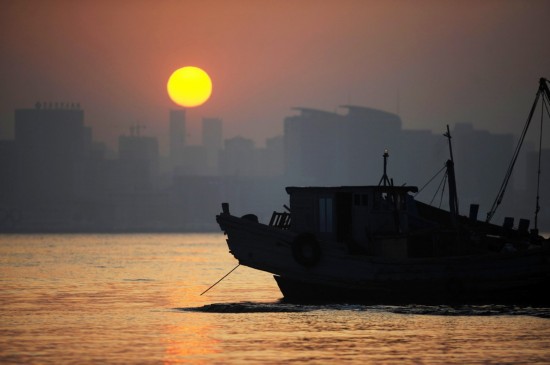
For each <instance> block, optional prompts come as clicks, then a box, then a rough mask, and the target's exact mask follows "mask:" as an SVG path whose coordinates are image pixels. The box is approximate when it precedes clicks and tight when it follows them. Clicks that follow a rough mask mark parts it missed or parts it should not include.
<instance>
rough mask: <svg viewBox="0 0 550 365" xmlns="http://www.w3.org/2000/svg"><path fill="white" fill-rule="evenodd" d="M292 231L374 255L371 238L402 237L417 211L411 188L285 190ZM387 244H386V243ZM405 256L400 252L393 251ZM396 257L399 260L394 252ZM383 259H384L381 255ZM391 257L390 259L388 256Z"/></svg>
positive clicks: (363, 187)
mask: <svg viewBox="0 0 550 365" xmlns="http://www.w3.org/2000/svg"><path fill="white" fill-rule="evenodd" d="M286 191H287V193H288V194H289V195H290V211H291V212H292V230H293V231H295V232H309V233H313V234H315V235H316V236H317V237H318V238H319V239H320V240H326V241H333V242H339V243H341V244H342V245H345V246H347V247H348V248H349V249H350V250H352V251H353V250H355V251H360V252H365V253H371V254H377V252H374V251H379V250H380V249H381V248H376V247H375V245H373V242H374V238H380V237H385V238H387V239H391V237H397V236H403V235H404V234H406V233H407V232H408V231H409V216H410V215H411V213H412V212H413V211H414V210H415V209H416V207H415V204H414V200H413V197H412V196H411V195H409V193H411V192H416V191H418V189H417V188H416V187H412V186H406V187H405V186H399V187H396V186H341V187H287V188H286ZM386 242H387V240H386ZM394 249H396V250H397V251H402V250H405V252H403V254H406V245H405V247H403V248H395V247H394V248H392V250H394ZM396 255H397V256H401V254H400V253H398V252H396ZM384 256H385V255H384ZM390 256H393V255H390Z"/></svg>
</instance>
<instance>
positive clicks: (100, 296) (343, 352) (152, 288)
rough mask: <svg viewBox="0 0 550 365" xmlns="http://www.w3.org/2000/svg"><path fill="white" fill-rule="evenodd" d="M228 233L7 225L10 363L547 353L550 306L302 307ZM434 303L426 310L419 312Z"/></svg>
mask: <svg viewBox="0 0 550 365" xmlns="http://www.w3.org/2000/svg"><path fill="white" fill-rule="evenodd" d="M235 265H236V261H235V260H234V259H233V257H232V256H231V255H230V254H229V253H228V250H227V246H226V245H225V242H224V236H223V235H222V234H159V235H157V234H147V235H0V280H1V285H2V289H1V291H0V316H1V319H2V320H1V321H0V362H1V363H40V364H59V363H70V362H71V363H120V364H128V363H160V362H162V363H166V364H172V363H179V362H184V363H197V364H211V363H234V364H243V363H244V364H246V363H282V362H293V361H294V362H299V363H316V364H317V363H332V362H337V361H338V362H342V361H344V362H345V363H351V364H354V363H357V364H363V363H395V364H402V363H423V364H442V363H445V364H464V363H468V364H488V363H489V364H491V363H494V364H497V363H518V364H525V363H548V359H550V350H549V349H550V319H548V318H549V317H550V315H549V313H550V310H548V309H533V308H513V307H510V308H503V307H499V306H484V307H475V308H474V307H472V308H458V309H457V308H449V307H419V306H408V307H407V306H406V307H390V306H361V305H325V306H322V305H320V306H298V305H290V304H285V303H281V302H280V301H279V299H280V297H281V295H280V293H279V291H278V288H277V287H276V284H275V282H274V281H273V279H272V277H271V276H270V275H269V274H266V273H262V272H259V271H255V270H252V269H248V268H246V267H239V268H238V269H237V270H236V271H235V272H234V273H233V274H231V275H230V276H229V277H228V278H227V279H225V280H224V281H222V282H221V283H220V284H219V285H218V286H216V287H215V288H213V289H212V290H211V291H209V292H208V293H207V294H205V295H204V296H200V295H199V294H200V293H201V292H202V291H204V290H205V289H206V288H208V286H210V285H211V284H213V283H214V282H215V281H216V280H218V279H219V278H221V277H222V276H223V275H224V274H225V273H227V272H228V271H229V270H230V269H232V268H233V267H234V266H235ZM419 313H422V314H419Z"/></svg>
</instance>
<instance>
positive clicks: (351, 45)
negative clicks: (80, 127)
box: [0, 0, 550, 143]
mask: <svg viewBox="0 0 550 365" xmlns="http://www.w3.org/2000/svg"><path fill="white" fill-rule="evenodd" d="M0 9H1V10H0V117H1V122H2V128H1V130H2V131H3V132H4V134H5V132H6V130H7V129H8V128H7V126H6V125H7V123H9V122H10V120H11V119H13V116H12V115H13V110H14V109H15V108H25V107H32V106H34V104H35V103H36V101H54V102H55V101H64V102H80V103H81V105H82V107H83V108H84V109H85V113H86V114H85V121H86V124H87V125H90V126H92V127H93V129H94V138H95V139H97V140H102V141H107V142H109V143H113V142H114V141H115V140H116V137H117V136H118V135H120V134H122V133H127V130H128V127H129V126H130V124H132V123H135V122H140V123H141V124H145V125H147V130H146V131H145V134H148V135H154V136H158V137H159V138H160V139H161V141H163V142H165V141H166V139H167V138H166V135H167V130H168V110H169V109H170V108H175V105H173V104H172V102H171V101H170V100H169V98H168V96H167V93H166V82H167V79H168V77H169V76H170V74H171V72H172V71H173V70H175V69H176V68H179V67H182V66H187V65H193V66H198V67H201V68H203V69H204V70H206V71H207V72H208V73H209V74H210V76H211V77H212V81H213V94H212V97H211V99H210V100H209V101H208V102H207V103H206V104H204V105H203V106H201V107H198V108H195V109H192V110H189V112H188V119H189V124H191V126H192V128H193V130H192V133H193V134H194V136H195V137H196V134H197V131H196V126H197V125H198V124H199V123H200V120H201V118H203V117H220V118H222V119H223V121H224V134H225V136H226V137H233V136H236V135H242V136H245V137H250V138H254V139H256V140H257V141H263V140H264V139H265V138H266V137H272V136H275V135H278V134H281V133H282V126H283V118H284V117H285V116H288V115H292V114H294V112H293V111H291V110H290V108H291V107H294V106H304V107H314V108H320V109H324V110H337V108H338V106H339V105H343V104H356V105H363V106H369V107H375V108H380V109H384V110H387V111H391V112H397V111H399V114H400V115H401V117H402V119H403V123H404V126H405V127H406V128H433V129H438V130H440V131H443V129H444V125H445V124H447V123H449V124H453V123H455V122H472V123H474V124H475V125H476V127H478V128H484V129H490V130H492V131H495V132H515V133H519V132H520V131H521V128H522V127H523V124H524V122H525V119H526V117H527V114H528V111H529V108H530V106H531V103H532V101H533V98H534V95H535V93H536V90H537V85H538V84H537V83H538V79H539V78H540V77H541V76H544V77H550V37H549V31H548V25H547V24H548V19H549V18H550V1H549V0H541V1H539V0H521V1H503V0H498V1H483V0H477V1H464V0H460V1H365V0H358V1H345V0H335V1H332V0H317V1H313V0H312V1H306V0H292V1H291V0H288V1H285V0H278V1H276V0H274V1H263V0H251V1H244V0H243V1H241V0H235V1H224V0H220V1H203V0H201V1H185V0H180V1H163V0H160V1H130V0H118V1H101V0H90V1H86V0H79V1H72V0H68V1H46V0H44V1H38V0H36V1H24V0H16V1H5V0H0ZM339 110H340V111H342V110H341V109H339ZM192 138H193V137H192Z"/></svg>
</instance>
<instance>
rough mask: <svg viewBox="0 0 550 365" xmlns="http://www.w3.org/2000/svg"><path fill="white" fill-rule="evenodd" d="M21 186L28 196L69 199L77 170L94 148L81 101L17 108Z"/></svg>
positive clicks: (16, 139)
mask: <svg viewBox="0 0 550 365" xmlns="http://www.w3.org/2000/svg"><path fill="white" fill-rule="evenodd" d="M15 143H16V146H17V147H16V148H17V158H18V162H19V168H18V177H17V180H18V185H19V186H18V187H19V193H20V194H21V197H22V198H23V199H24V200H27V199H28V200H35V199H45V200H55V201H59V200H60V199H68V198H70V197H71V195H72V194H73V193H74V191H75V183H76V178H77V170H78V167H79V165H83V164H84V159H85V157H86V156H87V154H89V153H90V151H91V134H90V130H89V129H87V128H86V127H85V126H84V111H83V110H82V109H80V106H79V105H78V104H69V103H55V104H53V105H52V103H49V104H44V105H42V104H41V103H36V106H35V108H33V109H17V110H15Z"/></svg>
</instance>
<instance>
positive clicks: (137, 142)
mask: <svg viewBox="0 0 550 365" xmlns="http://www.w3.org/2000/svg"><path fill="white" fill-rule="evenodd" d="M118 151H119V152H118V153H119V165H120V179H121V185H123V186H125V187H126V189H127V190H132V191H137V190H152V189H153V188H154V186H155V183H156V181H157V178H158V173H159V146H158V141H157V139H156V138H154V137H145V136H141V135H139V134H136V133H134V134H133V135H130V136H120V137H119V139H118Z"/></svg>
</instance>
